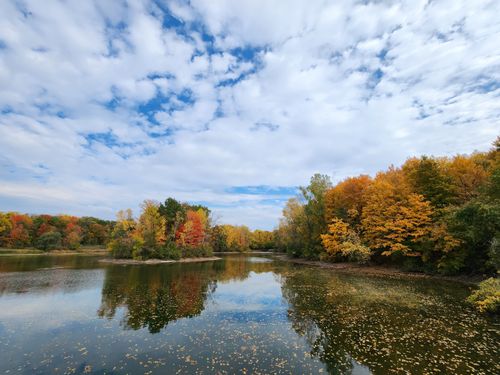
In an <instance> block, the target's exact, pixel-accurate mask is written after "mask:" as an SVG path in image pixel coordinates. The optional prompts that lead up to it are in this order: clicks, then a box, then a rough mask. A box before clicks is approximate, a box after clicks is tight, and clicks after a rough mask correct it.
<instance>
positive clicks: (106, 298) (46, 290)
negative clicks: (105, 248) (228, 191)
mask: <svg viewBox="0 0 500 375" xmlns="http://www.w3.org/2000/svg"><path fill="white" fill-rule="evenodd" d="M56 258H57V257H55V258H53V259H52V258H51V260H50V261H49V260H47V259H43V260H40V259H37V258H30V259H31V263H30V261H29V260H26V259H23V260H21V259H17V260H15V261H14V260H9V261H8V262H9V263H8V264H6V263H5V261H4V260H2V259H0V269H3V270H6V269H7V270H8V272H3V273H1V272H0V291H1V294H0V344H1V347H2V351H0V373H1V372H6V371H10V372H11V373H12V372H14V370H15V372H17V373H25V374H31V373H39V374H43V373H55V372H58V373H85V372H87V373H116V374H121V373H147V372H149V371H151V372H152V373H158V374H162V373H166V372H167V373H176V372H179V373H223V374H224V373H227V374H235V373H245V372H247V373H300V374H306V373H320V372H327V373H331V374H349V373H352V374H368V373H374V374H387V373H407V372H410V373H453V374H467V373H477V374H481V373H484V374H488V373H492V374H494V373H500V368H499V365H498V364H497V358H498V357H499V354H500V353H499V352H498V347H499V346H498V332H497V331H495V327H496V326H495V324H496V323H497V321H494V320H491V319H489V318H485V317H484V316H481V315H479V314H476V313H475V312H474V311H472V310H470V309H469V307H468V306H466V305H464V304H463V303H462V301H463V299H464V297H465V295H466V294H467V293H468V288H466V287H463V286H461V285H458V284H453V283H441V282H436V281H434V280H432V281H429V280H405V279H391V278H387V277H361V276H355V275H349V274H338V273H334V272H331V271H329V270H320V269H316V268H305V267H304V266H298V265H291V264H289V263H284V262H279V261H276V260H273V259H271V258H266V257H261V256H253V257H246V256H230V257H226V258H224V259H223V260H221V261H216V262H210V263H198V264H169V265H157V266H152V265H148V266H142V265H126V266H123V265H120V266H117V265H105V266H104V265H102V264H100V263H98V262H97V259H91V258H85V259H79V260H78V259H70V258H61V259H56ZM47 265H48V266H49V267H47ZM16 267H18V268H16Z"/></svg>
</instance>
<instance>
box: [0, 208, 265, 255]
mask: <svg viewBox="0 0 500 375" xmlns="http://www.w3.org/2000/svg"><path fill="white" fill-rule="evenodd" d="M141 209H142V210H141V213H140V215H139V217H138V218H137V219H136V218H134V217H133V214H132V211H131V210H130V209H127V210H122V211H119V212H118V214H117V220H116V221H107V220H100V219H97V218H94V217H80V218H79V217H75V216H69V215H27V214H20V213H17V212H7V213H2V212H0V247H7V248H27V247H36V248H38V249H41V250H45V251H49V250H55V249H70V250H76V249H78V248H79V247H80V246H81V245H84V246H85V245H87V246H107V247H108V248H109V249H110V250H111V253H112V254H113V256H115V257H117V258H136V259H146V258H179V257H187V256H206V255H210V254H212V252H213V251H219V252H234V251H237V252H245V251H249V250H250V249H271V248H273V247H274V235H273V232H269V231H262V230H255V231H253V232H252V231H250V229H249V228H248V227H246V226H233V225H213V223H212V219H211V214H210V210H209V209H208V208H207V207H205V206H201V205H191V204H188V203H181V202H179V201H177V200H175V199H173V198H168V199H166V200H165V202H164V203H161V204H160V203H157V202H155V201H151V200H147V201H145V202H144V203H143V204H142V206H141Z"/></svg>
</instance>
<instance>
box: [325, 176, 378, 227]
mask: <svg viewBox="0 0 500 375" xmlns="http://www.w3.org/2000/svg"><path fill="white" fill-rule="evenodd" d="M370 183H371V178H370V176H367V175H360V176H357V177H349V178H346V179H345V180H343V181H341V182H339V183H338V184H337V185H335V186H334V187H333V188H331V189H329V190H328V191H327V192H326V193H325V207H326V220H327V222H330V221H331V220H332V219H333V218H335V217H340V218H342V219H344V220H346V221H348V222H349V223H350V224H352V225H356V224H359V219H360V217H361V213H362V211H363V207H364V206H365V204H366V191H367V189H368V187H369V186H370Z"/></svg>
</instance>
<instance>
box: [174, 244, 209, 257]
mask: <svg viewBox="0 0 500 375" xmlns="http://www.w3.org/2000/svg"><path fill="white" fill-rule="evenodd" d="M212 255H213V249H212V247H211V246H210V245H207V244H205V245H201V246H199V247H183V248H182V257H183V258H199V257H208V256H212Z"/></svg>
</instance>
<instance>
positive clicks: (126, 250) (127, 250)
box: [108, 237, 139, 259]
mask: <svg viewBox="0 0 500 375" xmlns="http://www.w3.org/2000/svg"><path fill="white" fill-rule="evenodd" d="M138 245H139V244H138V243H137V240H136V239H134V238H131V237H118V238H115V239H114V240H112V241H110V242H109V244H108V248H109V250H110V251H111V255H112V256H113V258H125V259H130V258H132V257H134V258H135V257H136V255H137V250H138V249H139V246H138Z"/></svg>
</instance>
